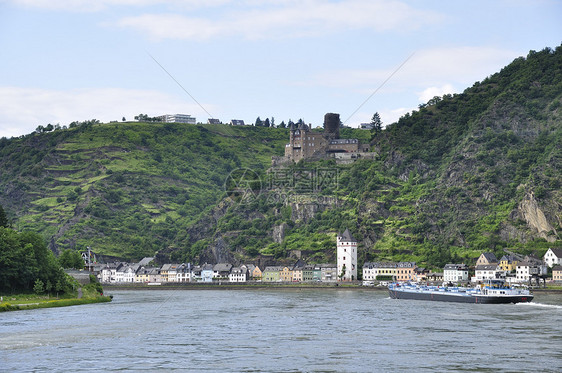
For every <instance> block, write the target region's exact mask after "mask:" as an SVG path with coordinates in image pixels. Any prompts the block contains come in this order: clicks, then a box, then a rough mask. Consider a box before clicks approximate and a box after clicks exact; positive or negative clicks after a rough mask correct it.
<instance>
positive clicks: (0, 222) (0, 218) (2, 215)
mask: <svg viewBox="0 0 562 373" xmlns="http://www.w3.org/2000/svg"><path fill="white" fill-rule="evenodd" d="M9 226H10V223H9V222H8V217H7V216H6V212H5V211H4V208H3V207H2V205H0V227H4V228H8V227H9Z"/></svg>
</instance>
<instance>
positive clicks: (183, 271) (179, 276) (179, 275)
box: [176, 263, 191, 282]
mask: <svg viewBox="0 0 562 373" xmlns="http://www.w3.org/2000/svg"><path fill="white" fill-rule="evenodd" d="M176 282H191V264H190V263H187V264H185V263H182V264H180V265H179V266H178V268H177V269H176Z"/></svg>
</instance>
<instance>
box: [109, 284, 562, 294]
mask: <svg viewBox="0 0 562 373" xmlns="http://www.w3.org/2000/svg"><path fill="white" fill-rule="evenodd" d="M103 286H104V288H105V289H106V291H110V290H248V289H279V290H285V289H295V290H298V289H333V290H370V291H386V290H387V289H388V288H387V287H386V286H363V285H361V283H360V282H358V283H333V282H332V283H321V282H318V283H314V282H310V283H309V282H307V283H303V282H299V283H283V282H242V283H231V282H217V283H200V282H186V283H162V284H151V285H149V284H144V283H142V284H141V283H132V284H131V283H129V284H104V285H103ZM531 290H532V291H533V292H539V293H562V288H561V287H553V288H548V287H547V288H532V289H531Z"/></svg>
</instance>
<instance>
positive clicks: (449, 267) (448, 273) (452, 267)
mask: <svg viewBox="0 0 562 373" xmlns="http://www.w3.org/2000/svg"><path fill="white" fill-rule="evenodd" d="M462 281H468V267H467V266H466V264H446V265H445V268H443V282H462Z"/></svg>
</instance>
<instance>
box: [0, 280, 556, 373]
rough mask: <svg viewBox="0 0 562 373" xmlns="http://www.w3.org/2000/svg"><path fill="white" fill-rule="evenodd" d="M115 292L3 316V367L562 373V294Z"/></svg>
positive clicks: (17, 369)
mask: <svg viewBox="0 0 562 373" xmlns="http://www.w3.org/2000/svg"><path fill="white" fill-rule="evenodd" d="M111 293H112V294H113V295H114V300H113V302H111V303H102V304H92V305H82V306H74V307H66V308H51V309H37V310H29V311H17V312H5V313H1V314H0V371H7V372H29V371H34V372H51V371H58V372H77V371H94V370H95V371H117V370H119V371H135V372H136V371H151V372H153V371H170V370H176V371H190V372H219V371H221V372H391V371H394V372H403V371H415V372H453V371H456V372H465V371H474V372H483V371H495V372H560V371H562V294H548V293H538V294H535V300H534V301H533V303H530V304H516V305H512V304H504V305H482V304H457V303H441V302H427V301H416V300H394V299H390V298H389V297H388V294H387V293H386V292H383V291H371V290H341V289H340V290H336V289H302V290H295V289H291V290H279V289H273V290H272V289H269V290H265V289H252V290H119V291H117V290H116V291H112V292H111Z"/></svg>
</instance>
